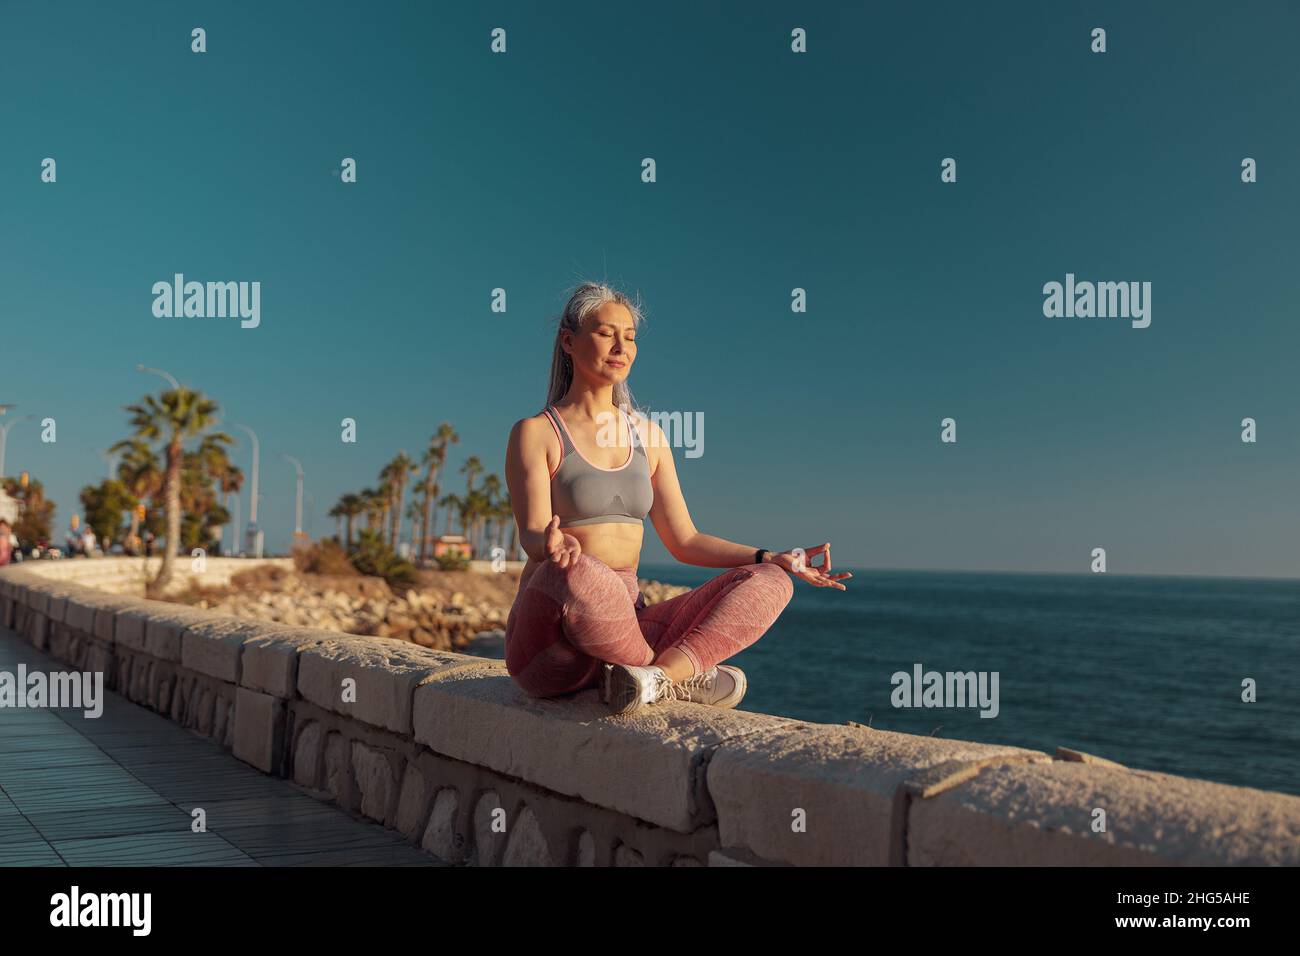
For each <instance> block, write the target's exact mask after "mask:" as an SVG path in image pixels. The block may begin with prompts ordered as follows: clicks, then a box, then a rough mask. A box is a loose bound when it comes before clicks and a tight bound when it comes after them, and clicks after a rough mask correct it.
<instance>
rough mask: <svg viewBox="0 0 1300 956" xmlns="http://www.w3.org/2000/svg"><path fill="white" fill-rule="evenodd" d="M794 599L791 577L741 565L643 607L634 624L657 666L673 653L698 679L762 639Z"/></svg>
mask: <svg viewBox="0 0 1300 956" xmlns="http://www.w3.org/2000/svg"><path fill="white" fill-rule="evenodd" d="M793 594H794V584H793V582H792V581H791V580H790V576H789V575H788V574H786V572H785V571H784V570H782V569H781V568H780V567H778V566H777V565H774V564H755V565H744V566H742V567H738V568H731V569H729V570H727V571H724V572H723V573H722V574H719V575H718V576H717V577H715V578H713V579H712V580H710V581H706V582H705V583H704V584H702V585H700V586H699V587H697V588H695V589H693V590H691V591H688V592H687V593H685V594H679V595H678V596H677V597H675V598H670V599H669V600H667V601H663V602H661V603H659V604H652V605H650V606H649V607H646V608H643V609H642V610H641V611H640V613H639V614H638V623H639V624H640V626H641V633H642V635H643V636H644V637H645V640H646V643H647V644H648V645H649V646H650V647H651V648H652V649H653V650H654V653H655V660H656V661H658V660H659V658H660V657H662V656H663V655H664V653H665V652H666V651H668V650H671V649H676V650H678V651H680V652H682V653H683V654H685V655H686V657H687V658H688V659H689V660H690V662H691V664H692V665H693V666H694V673H696V674H699V673H702V672H704V671H707V670H708V669H709V668H710V667H712V666H713V665H714V664H718V663H721V662H722V661H725V660H726V659H727V658H729V657H732V656H733V655H735V654H737V653H739V652H740V651H742V650H744V649H745V648H746V647H749V646H750V645H751V644H753V643H754V642H755V641H757V640H758V639H759V638H760V637H762V636H763V634H764V633H766V632H767V629H768V628H770V627H771V626H772V624H773V623H774V622H775V621H776V619H777V618H778V617H779V616H780V614H781V612H782V611H783V610H785V607H786V605H787V604H789V603H790V598H791V597H792V596H793Z"/></svg>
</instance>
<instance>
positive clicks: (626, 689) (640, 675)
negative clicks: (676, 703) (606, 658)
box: [600, 664, 680, 714]
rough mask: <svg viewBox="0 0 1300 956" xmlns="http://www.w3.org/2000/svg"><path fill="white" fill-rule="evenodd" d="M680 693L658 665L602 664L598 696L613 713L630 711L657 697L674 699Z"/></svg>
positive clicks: (652, 701) (655, 699)
mask: <svg viewBox="0 0 1300 956" xmlns="http://www.w3.org/2000/svg"><path fill="white" fill-rule="evenodd" d="M679 694H680V692H679V691H678V690H677V685H675V684H674V683H673V682H672V680H671V679H670V678H669V677H668V675H667V674H666V673H664V670H663V668H662V667H656V666H655V665H654V664H651V665H650V666H649V667H636V666H633V665H631V664H606V665H604V671H603V673H602V674H601V680H600V699H601V700H602V701H604V702H605V703H607V704H609V706H610V709H611V710H613V712H614V713H616V714H631V713H634V712H636V711H638V710H640V709H641V708H643V707H646V706H648V705H650V704H653V703H655V702H657V701H661V700H676V699H678V698H679Z"/></svg>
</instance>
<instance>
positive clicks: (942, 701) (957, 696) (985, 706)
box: [889, 664, 999, 717]
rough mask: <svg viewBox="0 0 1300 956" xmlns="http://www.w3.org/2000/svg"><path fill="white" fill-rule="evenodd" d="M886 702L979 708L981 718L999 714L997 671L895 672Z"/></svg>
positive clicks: (918, 668) (914, 667)
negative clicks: (891, 690)
mask: <svg viewBox="0 0 1300 956" xmlns="http://www.w3.org/2000/svg"><path fill="white" fill-rule="evenodd" d="M889 682H890V683H891V684H893V685H894V690H893V692H892V693H891V694H890V695H889V702H890V703H891V704H893V705H894V706H895V707H979V708H980V716H981V717H996V716H997V715H998V710H999V706H998V672H997V671H946V672H942V673H941V672H939V671H924V672H923V668H922V666H921V665H920V664H913V665H912V673H910V674H909V673H908V672H907V671H895V672H894V674H893V676H892V677H890V679H889Z"/></svg>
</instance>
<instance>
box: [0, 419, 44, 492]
mask: <svg viewBox="0 0 1300 956" xmlns="http://www.w3.org/2000/svg"><path fill="white" fill-rule="evenodd" d="M35 417H36V416H35V415H24V416H23V417H22V418H15V419H14V420H13V421H11V422H10V423H9V424H7V425H0V478H3V477H4V473H5V443H6V442H7V441H8V438H9V429H11V428H13V427H14V426H15V425H17V424H18V423H19V422H26V421H31V420H32V419H33V418H35Z"/></svg>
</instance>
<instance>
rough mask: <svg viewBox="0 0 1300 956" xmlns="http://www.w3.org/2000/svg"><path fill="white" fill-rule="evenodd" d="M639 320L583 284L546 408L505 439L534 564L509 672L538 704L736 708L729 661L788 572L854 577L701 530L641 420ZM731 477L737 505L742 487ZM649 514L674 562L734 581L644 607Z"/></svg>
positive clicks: (510, 630)
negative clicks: (564, 698)
mask: <svg viewBox="0 0 1300 956" xmlns="http://www.w3.org/2000/svg"><path fill="white" fill-rule="evenodd" d="M639 324H640V312H639V310H638V307H637V305H636V304H634V303H633V302H632V301H631V300H629V299H628V297H627V296H626V295H624V294H623V293H621V292H617V291H615V290H614V289H611V288H609V287H608V286H605V285H599V284H597V283H594V282H588V283H585V284H583V285H582V286H580V287H579V288H578V289H577V290H576V291H575V292H574V293H573V295H572V297H571V298H570V299H569V301H568V304H567V305H565V308H564V314H563V315H562V316H561V318H560V324H559V328H558V329H557V330H556V333H555V346H554V349H553V350H552V354H551V375H550V385H549V386H548V388H547V394H546V403H547V404H546V407H545V409H543V411H542V412H540V413H538V414H536V415H534V416H532V417H531V418H525V419H522V420H520V421H518V422H516V423H515V425H514V428H513V429H511V432H510V438H509V442H508V445H507V449H506V481H507V484H508V485H509V488H510V500H511V502H512V503H513V506H514V514H515V520H516V521H517V522H518V525H519V528H520V538H521V542H520V543H521V544H522V546H523V548H524V550H525V551H526V552H527V553H528V562H527V563H526V564H525V565H524V569H523V571H522V572H521V574H520V579H519V591H518V593H517V594H516V596H515V602H514V606H513V607H512V608H511V610H510V616H509V618H508V619H507V623H506V637H505V654H506V669H507V670H508V671H509V673H510V675H511V676H512V677H513V678H514V679H515V681H516V683H518V685H519V686H520V687H521V688H522V689H523V690H524V691H525V692H526V693H528V694H530V695H532V696H536V697H552V696H557V695H560V694H569V693H573V692H575V691H579V690H582V689H583V688H586V687H593V686H598V687H599V688H600V696H601V699H602V700H604V701H605V702H606V703H608V704H609V705H610V707H611V709H612V710H613V711H614V712H615V713H629V712H632V711H636V710H639V709H641V708H642V707H643V706H645V705H647V704H653V703H655V702H656V701H661V700H662V701H670V700H688V701H693V702H695V703H703V704H709V705H712V706H714V707H735V706H736V705H737V704H738V703H740V699H741V698H742V697H743V696H744V695H745V690H746V686H747V681H746V678H745V674H744V672H743V671H741V670H740V668H738V667H735V666H732V665H723V664H721V663H720V662H721V661H724V660H726V659H727V658H728V657H731V656H732V655H733V654H736V653H738V652H739V651H742V650H744V649H745V648H746V647H749V646H750V645H751V644H753V643H754V642H755V641H757V640H758V639H759V638H760V637H762V636H763V634H764V633H766V631H767V630H768V628H770V627H771V626H772V624H773V622H775V621H776V619H777V617H778V616H779V615H780V614H781V612H782V611H783V610H784V609H785V606H786V604H788V603H789V601H790V598H791V596H792V594H793V590H794V586H793V585H792V584H791V581H790V575H794V576H795V577H799V578H802V579H803V580H805V581H807V582H808V583H810V584H812V585H814V586H816V587H822V588H833V589H836V590H840V591H843V590H845V588H844V585H843V584H841V583H840V581H841V580H843V579H845V578H849V577H852V575H851V574H848V573H846V572H840V573H838V574H831V573H829V572H830V570H831V552H830V542H826V543H824V544H820V545H817V546H815V547H812V548H809V549H807V551H806V552H805V551H800V550H798V549H791V550H789V551H778V552H772V551H767V550H765V549H762V548H754V547H752V546H750V545H747V544H738V543H736V542H734V541H727V540H725V539H723V538H718V537H714V536H713V535H708V534H702V533H701V532H699V531H697V530H696V528H695V523H694V522H693V521H692V520H691V515H690V512H689V511H687V509H686V501H685V499H684V498H683V497H682V491H681V487H680V486H679V484H678V480H677V466H676V465H675V464H674V462H673V453H672V449H671V448H670V447H669V444H668V440H667V439H666V438H665V436H664V433H663V430H662V429H661V428H660V427H659V425H658V424H656V423H654V422H652V421H649V420H648V419H647V418H646V417H645V416H644V415H642V414H640V413H637V414H636V415H635V417H633V415H632V413H633V412H635V407H634V406H633V404H632V394H631V392H630V391H629V389H628V386H627V378H628V374H629V373H630V372H631V370H632V363H633V362H634V361H635V360H636V355H637V344H636V332H637V326H638V325H639ZM758 388H759V389H760V391H761V390H762V389H763V388H765V386H758ZM774 401H777V400H775V399H774ZM611 423H612V424H613V425H614V431H615V432H616V434H617V435H618V436H619V437H617V438H615V439H612V440H611V439H610V438H609V437H607V434H606V433H607V431H609V430H610V429H608V425H610V424H611ZM732 477H733V484H732V486H731V493H732V494H733V495H735V494H738V495H742V496H743V495H744V493H745V491H744V487H743V486H744V480H745V477H746V476H745V475H743V474H736V475H734V476H732ZM646 515H649V516H650V520H651V521H652V522H653V523H654V527H655V531H656V532H658V534H659V538H660V540H661V541H663V543H664V544H665V545H667V547H668V550H669V551H670V552H671V553H672V554H673V555H674V556H675V557H676V558H677V559H678V560H679V561H681V562H683V563H684V564H693V565H698V566H700V567H706V568H728V569H729V570H726V571H723V572H722V573H721V574H719V575H717V576H716V577H714V578H713V579H712V580H710V581H708V582H707V583H705V584H703V585H701V586H700V587H697V588H695V589H694V590H692V591H689V592H687V593H686V594H681V595H678V596H677V597H675V598H672V599H670V600H667V601H662V602H660V603H658V604H653V605H650V606H648V607H647V606H646V603H645V598H644V596H643V595H642V594H641V593H640V592H639V590H638V587H637V574H636V569H637V564H638V562H639V560H640V556H641V544H642V538H643V536H644V534H645V527H644V519H645V517H646ZM818 554H824V555H825V556H826V557H825V560H824V561H823V562H822V564H821V565H817V566H814V565H813V564H812V563H811V562H812V559H813V557H814V556H816V555H818Z"/></svg>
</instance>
